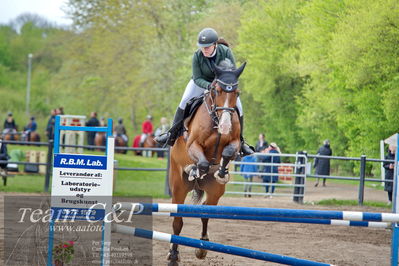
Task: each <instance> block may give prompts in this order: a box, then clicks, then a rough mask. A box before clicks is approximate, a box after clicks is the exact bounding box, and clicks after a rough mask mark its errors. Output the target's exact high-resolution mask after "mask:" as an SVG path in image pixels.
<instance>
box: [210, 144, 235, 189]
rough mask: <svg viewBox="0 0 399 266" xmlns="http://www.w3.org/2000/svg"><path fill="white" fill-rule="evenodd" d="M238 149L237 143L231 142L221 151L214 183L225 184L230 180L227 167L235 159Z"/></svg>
mask: <svg viewBox="0 0 399 266" xmlns="http://www.w3.org/2000/svg"><path fill="white" fill-rule="evenodd" d="M238 147H239V143H238V142H232V143H230V144H229V145H227V146H226V147H224V149H223V152H222V159H221V160H220V167H219V170H218V171H216V172H215V175H214V176H215V178H216V181H217V182H219V183H220V184H226V183H227V182H229V180H230V174H229V170H228V165H229V163H230V161H231V160H233V159H234V158H235V156H236V154H237V151H238Z"/></svg>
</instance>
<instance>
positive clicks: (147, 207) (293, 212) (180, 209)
mask: <svg viewBox="0 0 399 266" xmlns="http://www.w3.org/2000/svg"><path fill="white" fill-rule="evenodd" d="M115 207H116V209H117V210H118V209H120V210H128V211H134V213H135V214H151V213H152V212H171V213H207V214H218V215H245V216H266V217H285V218H311V219H334V220H349V221H372V222H399V213H373V212H353V211H321V210H297V209H275V208H256V207H233V206H211V205H186V204H168V203H130V202H119V203H117V204H116V206H115Z"/></svg>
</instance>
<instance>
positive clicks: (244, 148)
mask: <svg viewBox="0 0 399 266" xmlns="http://www.w3.org/2000/svg"><path fill="white" fill-rule="evenodd" d="M254 152H255V149H254V147H252V146H250V145H248V144H247V143H245V142H244V141H243V142H242V143H241V151H240V153H241V155H242V156H243V157H244V156H248V155H252V154H254Z"/></svg>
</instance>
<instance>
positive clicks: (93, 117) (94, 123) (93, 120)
mask: <svg viewBox="0 0 399 266" xmlns="http://www.w3.org/2000/svg"><path fill="white" fill-rule="evenodd" d="M86 126H87V127H98V126H100V121H98V119H97V113H96V112H91V114H90V119H89V121H87V122H86ZM96 133H97V132H96V131H88V132H87V144H88V145H93V146H94V145H95V143H94V139H95V137H96ZM89 150H94V148H89Z"/></svg>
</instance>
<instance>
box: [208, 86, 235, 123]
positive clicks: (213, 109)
mask: <svg viewBox="0 0 399 266" xmlns="http://www.w3.org/2000/svg"><path fill="white" fill-rule="evenodd" d="M215 81H217V82H220V81H219V80H215ZM215 81H214V82H212V84H214V83H215ZM224 91H225V92H227V93H230V92H233V91H235V90H224ZM218 94H219V92H218V91H217V90H216V87H215V86H214V85H213V86H211V89H210V90H205V92H204V104H205V107H206V110H207V111H208V114H209V116H210V117H211V119H212V121H213V123H214V124H215V126H214V128H218V127H219V121H220V118H221V116H222V115H223V113H225V112H228V113H230V114H233V113H234V112H235V108H232V107H220V106H217V105H216V101H215V98H216V96H217V95H218ZM207 98H209V99H210V101H211V105H209V104H208V102H207V101H206V99H207ZM218 111H222V112H221V113H220V115H218Z"/></svg>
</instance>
